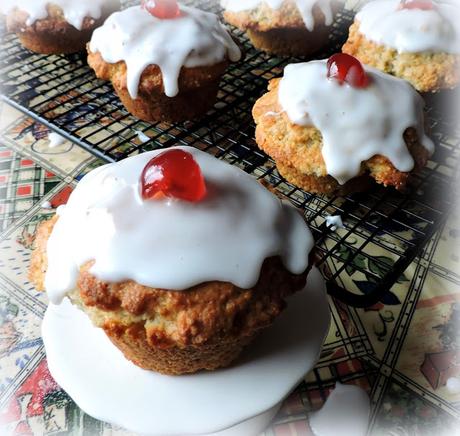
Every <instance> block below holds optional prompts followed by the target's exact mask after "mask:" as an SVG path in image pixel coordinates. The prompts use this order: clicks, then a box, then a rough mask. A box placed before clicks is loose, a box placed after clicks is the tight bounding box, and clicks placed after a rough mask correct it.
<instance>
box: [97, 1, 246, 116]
mask: <svg viewBox="0 0 460 436" xmlns="http://www.w3.org/2000/svg"><path fill="white" fill-rule="evenodd" d="M154 4H158V5H161V4H162V3H161V2H156V3H154ZM167 4H168V5H171V4H173V5H174V4H175V3H171V1H168V2H167ZM175 6H176V8H177V9H172V10H168V11H165V10H163V9H162V8H160V9H158V10H157V8H156V7H153V8H152V7H151V5H150V3H149V2H147V1H145V2H143V3H142V5H140V6H133V7H131V8H128V9H126V10H124V11H121V12H118V13H115V14H113V15H111V16H110V18H109V19H108V20H107V21H106V22H105V24H104V25H103V26H102V27H100V28H99V29H97V30H96V31H95V32H94V34H93V37H92V39H91V42H90V44H89V46H88V52H89V56H88V64H89V65H90V66H91V67H92V68H93V69H94V71H95V72H96V75H97V77H99V78H101V79H104V80H110V81H111V82H112V85H113V87H114V89H115V91H116V92H117V94H118V96H119V97H120V99H121V101H122V102H123V104H124V105H125V107H126V109H127V110H128V111H129V112H130V113H131V114H133V115H134V116H136V117H137V118H140V119H142V120H145V121H166V122H179V121H184V120H189V119H193V118H196V117H198V116H200V115H202V114H204V113H205V112H207V111H208V110H209V109H210V108H211V107H212V106H213V104H214V102H215V99H216V95H217V91H218V86H219V81H220V78H221V76H222V75H223V73H224V71H225V69H226V68H227V66H228V64H229V62H230V61H237V60H239V59H240V57H241V52H240V50H239V48H238V46H237V45H236V43H235V42H234V41H233V39H232V38H231V36H230V34H229V33H228V32H227V30H226V29H225V27H224V26H223V25H222V24H221V23H220V21H219V19H218V17H217V16H216V15H214V14H211V13H208V12H203V11H200V10H198V9H194V8H191V7H186V6H182V5H181V6H180V8H179V6H178V5H175ZM169 8H170V9H171V6H169Z"/></svg>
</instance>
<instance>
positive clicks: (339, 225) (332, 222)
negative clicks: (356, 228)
mask: <svg viewBox="0 0 460 436" xmlns="http://www.w3.org/2000/svg"><path fill="white" fill-rule="evenodd" d="M326 226H327V227H329V228H330V229H331V230H332V231H333V232H335V231H336V230H337V229H344V228H345V227H344V225H343V222H342V217H341V216H340V215H334V216H331V215H328V216H327V217H326Z"/></svg>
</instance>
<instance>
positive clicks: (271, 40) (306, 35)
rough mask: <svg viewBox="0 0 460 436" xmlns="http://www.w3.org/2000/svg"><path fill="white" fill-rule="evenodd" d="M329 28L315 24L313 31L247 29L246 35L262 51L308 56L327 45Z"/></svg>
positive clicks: (279, 54)
mask: <svg viewBox="0 0 460 436" xmlns="http://www.w3.org/2000/svg"><path fill="white" fill-rule="evenodd" d="M329 30H330V27H327V26H317V28H315V30H314V31H313V32H310V31H309V30H308V29H306V28H286V29H270V30H266V31H260V30H256V29H248V30H247V35H248V37H249V39H250V40H251V43H252V45H253V46H254V47H255V48H257V49H259V50H262V51H264V52H267V53H273V54H275V55H278V56H308V55H311V54H313V53H315V52H317V51H318V50H320V49H321V48H322V47H324V46H325V45H327V43H328V41H329Z"/></svg>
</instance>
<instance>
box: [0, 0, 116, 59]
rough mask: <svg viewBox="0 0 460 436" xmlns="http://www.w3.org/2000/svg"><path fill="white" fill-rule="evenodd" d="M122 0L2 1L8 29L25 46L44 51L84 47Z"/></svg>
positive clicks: (71, 51)
mask: <svg viewBox="0 0 460 436" xmlns="http://www.w3.org/2000/svg"><path fill="white" fill-rule="evenodd" d="M118 9H120V1H119V0H78V1H74V0H30V1H29V0H2V2H1V4H0V12H1V13H2V14H4V15H6V23H7V29H8V31H9V32H14V33H16V34H17V36H18V38H19V40H20V41H21V43H22V45H23V46H24V47H26V48H28V49H29V50H32V51H34V52H37V53H43V54H67V53H75V52H78V51H81V50H84V48H85V46H86V43H87V42H88V41H89V40H90V39H91V35H92V33H93V31H94V29H96V28H97V27H99V26H100V25H102V23H103V22H104V20H105V19H106V18H107V17H108V16H109V15H110V14H111V13H112V12H114V11H116V10H118Z"/></svg>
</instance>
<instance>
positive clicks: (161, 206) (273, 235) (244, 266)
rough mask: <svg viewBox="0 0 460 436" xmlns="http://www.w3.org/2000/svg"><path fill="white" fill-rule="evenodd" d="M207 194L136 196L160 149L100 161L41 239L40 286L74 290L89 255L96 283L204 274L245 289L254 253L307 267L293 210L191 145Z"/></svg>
mask: <svg viewBox="0 0 460 436" xmlns="http://www.w3.org/2000/svg"><path fill="white" fill-rule="evenodd" d="M181 148H182V149H184V150H187V151H189V152H190V153H191V154H192V155H193V156H194V158H195V159H196V160H197V162H198V164H199V165H200V167H201V170H202V172H203V175H204V177H205V180H206V184H207V189H208V194H207V196H206V197H205V199H204V200H202V201H200V202H198V203H190V202H186V201H179V200H170V199H163V200H150V201H144V200H142V198H141V196H140V186H139V179H140V175H141V173H142V170H143V168H144V167H145V165H146V164H147V163H148V162H149V160H150V159H152V157H154V156H155V155H157V154H158V153H160V152H161V151H153V152H148V153H144V154H141V155H138V156H134V157H131V158H129V159H126V160H123V161H121V162H119V163H116V164H111V165H106V166H103V167H100V168H98V169H96V170H94V171H92V172H91V173H89V174H88V175H87V176H85V177H84V178H83V179H82V180H81V182H80V183H79V184H78V186H77V187H76V189H75V190H74V192H73V193H72V195H71V196H70V198H69V201H68V203H67V205H66V206H61V207H60V208H58V211H57V214H58V215H59V220H58V222H57V224H56V225H55V227H54V230H53V232H52V234H51V236H50V238H49V241H48V247H47V249H48V271H47V273H46V277H45V286H46V289H47V292H48V295H49V297H50V299H51V301H53V302H60V301H61V300H62V298H63V297H64V296H65V294H66V292H68V291H70V290H72V289H74V288H75V285H76V279H77V275H78V271H79V267H80V266H81V265H82V264H84V263H85V262H87V261H89V260H95V264H94V266H93V267H92V270H91V271H92V273H93V274H94V275H95V276H96V277H98V278H100V279H101V280H105V281H109V282H119V281H123V280H128V279H131V280H134V281H136V282H138V283H140V284H143V285H146V286H152V287H156V288H161V289H173V290H181V289H185V288H188V287H191V286H194V285H197V284H200V283H204V282H207V281H211V280H218V281H227V282H232V283H234V284H235V285H237V286H239V287H241V288H250V287H252V286H254V285H255V284H256V282H257V280H258V279H259V273H260V268H261V265H262V263H263V262H264V260H265V259H266V258H268V257H270V256H275V255H279V256H281V258H282V259H283V262H284V263H285V265H286V267H287V268H288V269H289V270H290V271H291V272H292V273H296V274H300V273H301V272H303V271H304V270H305V269H306V267H307V265H308V254H309V252H310V250H311V248H312V247H313V238H312V235H311V233H310V231H309V229H308V227H307V225H306V224H305V222H304V221H303V218H302V217H301V215H300V214H299V213H298V212H297V210H296V209H294V208H293V207H292V206H290V205H288V204H286V203H282V202H281V201H280V200H279V199H278V198H277V197H276V196H275V195H273V194H272V193H270V192H269V191H268V190H266V189H265V188H264V187H263V186H262V185H261V184H260V183H259V182H257V180H256V179H254V178H252V177H251V176H249V175H248V174H246V173H244V172H243V171H241V170H240V169H238V168H236V167H233V166H231V165H228V164H226V163H224V162H222V161H219V160H217V159H216V158H214V157H213V156H210V155H208V154H206V153H203V152H201V151H198V150H196V149H192V148H188V147H181Z"/></svg>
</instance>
